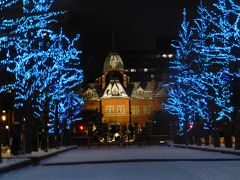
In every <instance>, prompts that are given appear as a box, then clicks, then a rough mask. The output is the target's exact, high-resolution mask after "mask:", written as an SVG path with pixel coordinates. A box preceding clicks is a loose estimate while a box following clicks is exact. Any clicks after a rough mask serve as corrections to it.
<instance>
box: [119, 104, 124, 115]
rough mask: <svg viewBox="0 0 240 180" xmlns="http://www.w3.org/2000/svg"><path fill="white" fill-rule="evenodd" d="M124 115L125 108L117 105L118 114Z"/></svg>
mask: <svg viewBox="0 0 240 180" xmlns="http://www.w3.org/2000/svg"><path fill="white" fill-rule="evenodd" d="M124 113H125V106H124V105H117V114H124Z"/></svg>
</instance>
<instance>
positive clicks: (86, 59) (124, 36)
mask: <svg viewBox="0 0 240 180" xmlns="http://www.w3.org/2000/svg"><path fill="white" fill-rule="evenodd" d="M64 2H65V3H67V6H68V10H69V12H70V13H69V16H68V18H66V19H65V29H67V30H68V31H69V33H70V34H74V33H80V34H81V43H80V45H81V49H82V51H83V57H82V64H83V66H84V67H85V69H88V70H89V69H92V71H93V72H97V74H99V75H100V74H101V71H102V64H103V61H104V59H105V57H106V55H107V53H108V52H109V51H111V50H112V32H114V40H115V48H114V49H115V51H117V52H120V53H121V52H126V51H154V50H156V39H157V38H159V37H160V38H161V37H163V36H168V37H170V38H171V39H174V38H175V37H176V36H177V32H178V29H179V27H180V24H181V21H182V14H181V13H182V10H183V8H187V11H188V16H189V19H191V18H193V17H194V15H195V13H196V6H197V4H198V0H102V1H100V0H65V1H64ZM123 61H124V60H123ZM93 64H94V66H93ZM95 74H96V73H95Z"/></svg>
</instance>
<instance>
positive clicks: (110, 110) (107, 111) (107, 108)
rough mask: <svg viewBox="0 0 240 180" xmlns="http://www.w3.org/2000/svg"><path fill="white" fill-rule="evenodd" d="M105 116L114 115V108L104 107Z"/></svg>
mask: <svg viewBox="0 0 240 180" xmlns="http://www.w3.org/2000/svg"><path fill="white" fill-rule="evenodd" d="M106 114H114V106H106Z"/></svg>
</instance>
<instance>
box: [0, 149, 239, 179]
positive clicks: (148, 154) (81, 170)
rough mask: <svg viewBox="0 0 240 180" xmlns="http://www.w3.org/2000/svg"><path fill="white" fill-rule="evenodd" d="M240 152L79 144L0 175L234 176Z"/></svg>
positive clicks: (197, 177)
mask: <svg viewBox="0 0 240 180" xmlns="http://www.w3.org/2000/svg"><path fill="white" fill-rule="evenodd" d="M239 158H240V156H235V155H227V154H221V153H216V152H206V151H198V150H191V149H181V148H174V147H165V146H151V147H140V148H139V147H127V148H118V147H112V148H103V147H102V148H100V149H98V148H91V149H87V148H78V149H75V150H72V151H69V152H66V153H62V154H59V155H57V156H55V157H52V158H50V159H47V160H45V161H42V162H41V164H39V165H38V166H29V167H26V168H23V169H19V170H16V171H12V172H10V173H6V174H3V175H0V179H1V180H2V179H3V180H5V179H6V180H11V179H24V180H28V179H34V180H38V179H50V180H55V179H82V180H92V179H94V180H115V179H116V180H118V179H119V180H120V179H121V180H123V179H126V180H128V179H130V180H134V179H140V180H141V179H143V180H145V179H146V180H155V179H156V180H161V179H163V180H166V179H167V180H171V179H178V180H179V179H186V180H188V179H194V180H198V179H210V180H215V179H216V180H223V179H224V180H226V179H227V180H235V179H239V177H240V159H239Z"/></svg>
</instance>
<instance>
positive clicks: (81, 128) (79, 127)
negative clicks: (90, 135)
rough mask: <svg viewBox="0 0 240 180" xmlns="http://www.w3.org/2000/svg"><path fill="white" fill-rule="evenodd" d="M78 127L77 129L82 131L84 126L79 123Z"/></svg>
mask: <svg viewBox="0 0 240 180" xmlns="http://www.w3.org/2000/svg"><path fill="white" fill-rule="evenodd" d="M78 129H79V131H80V132H84V130H85V127H84V126H83V125H82V124H80V125H79V126H78Z"/></svg>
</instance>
